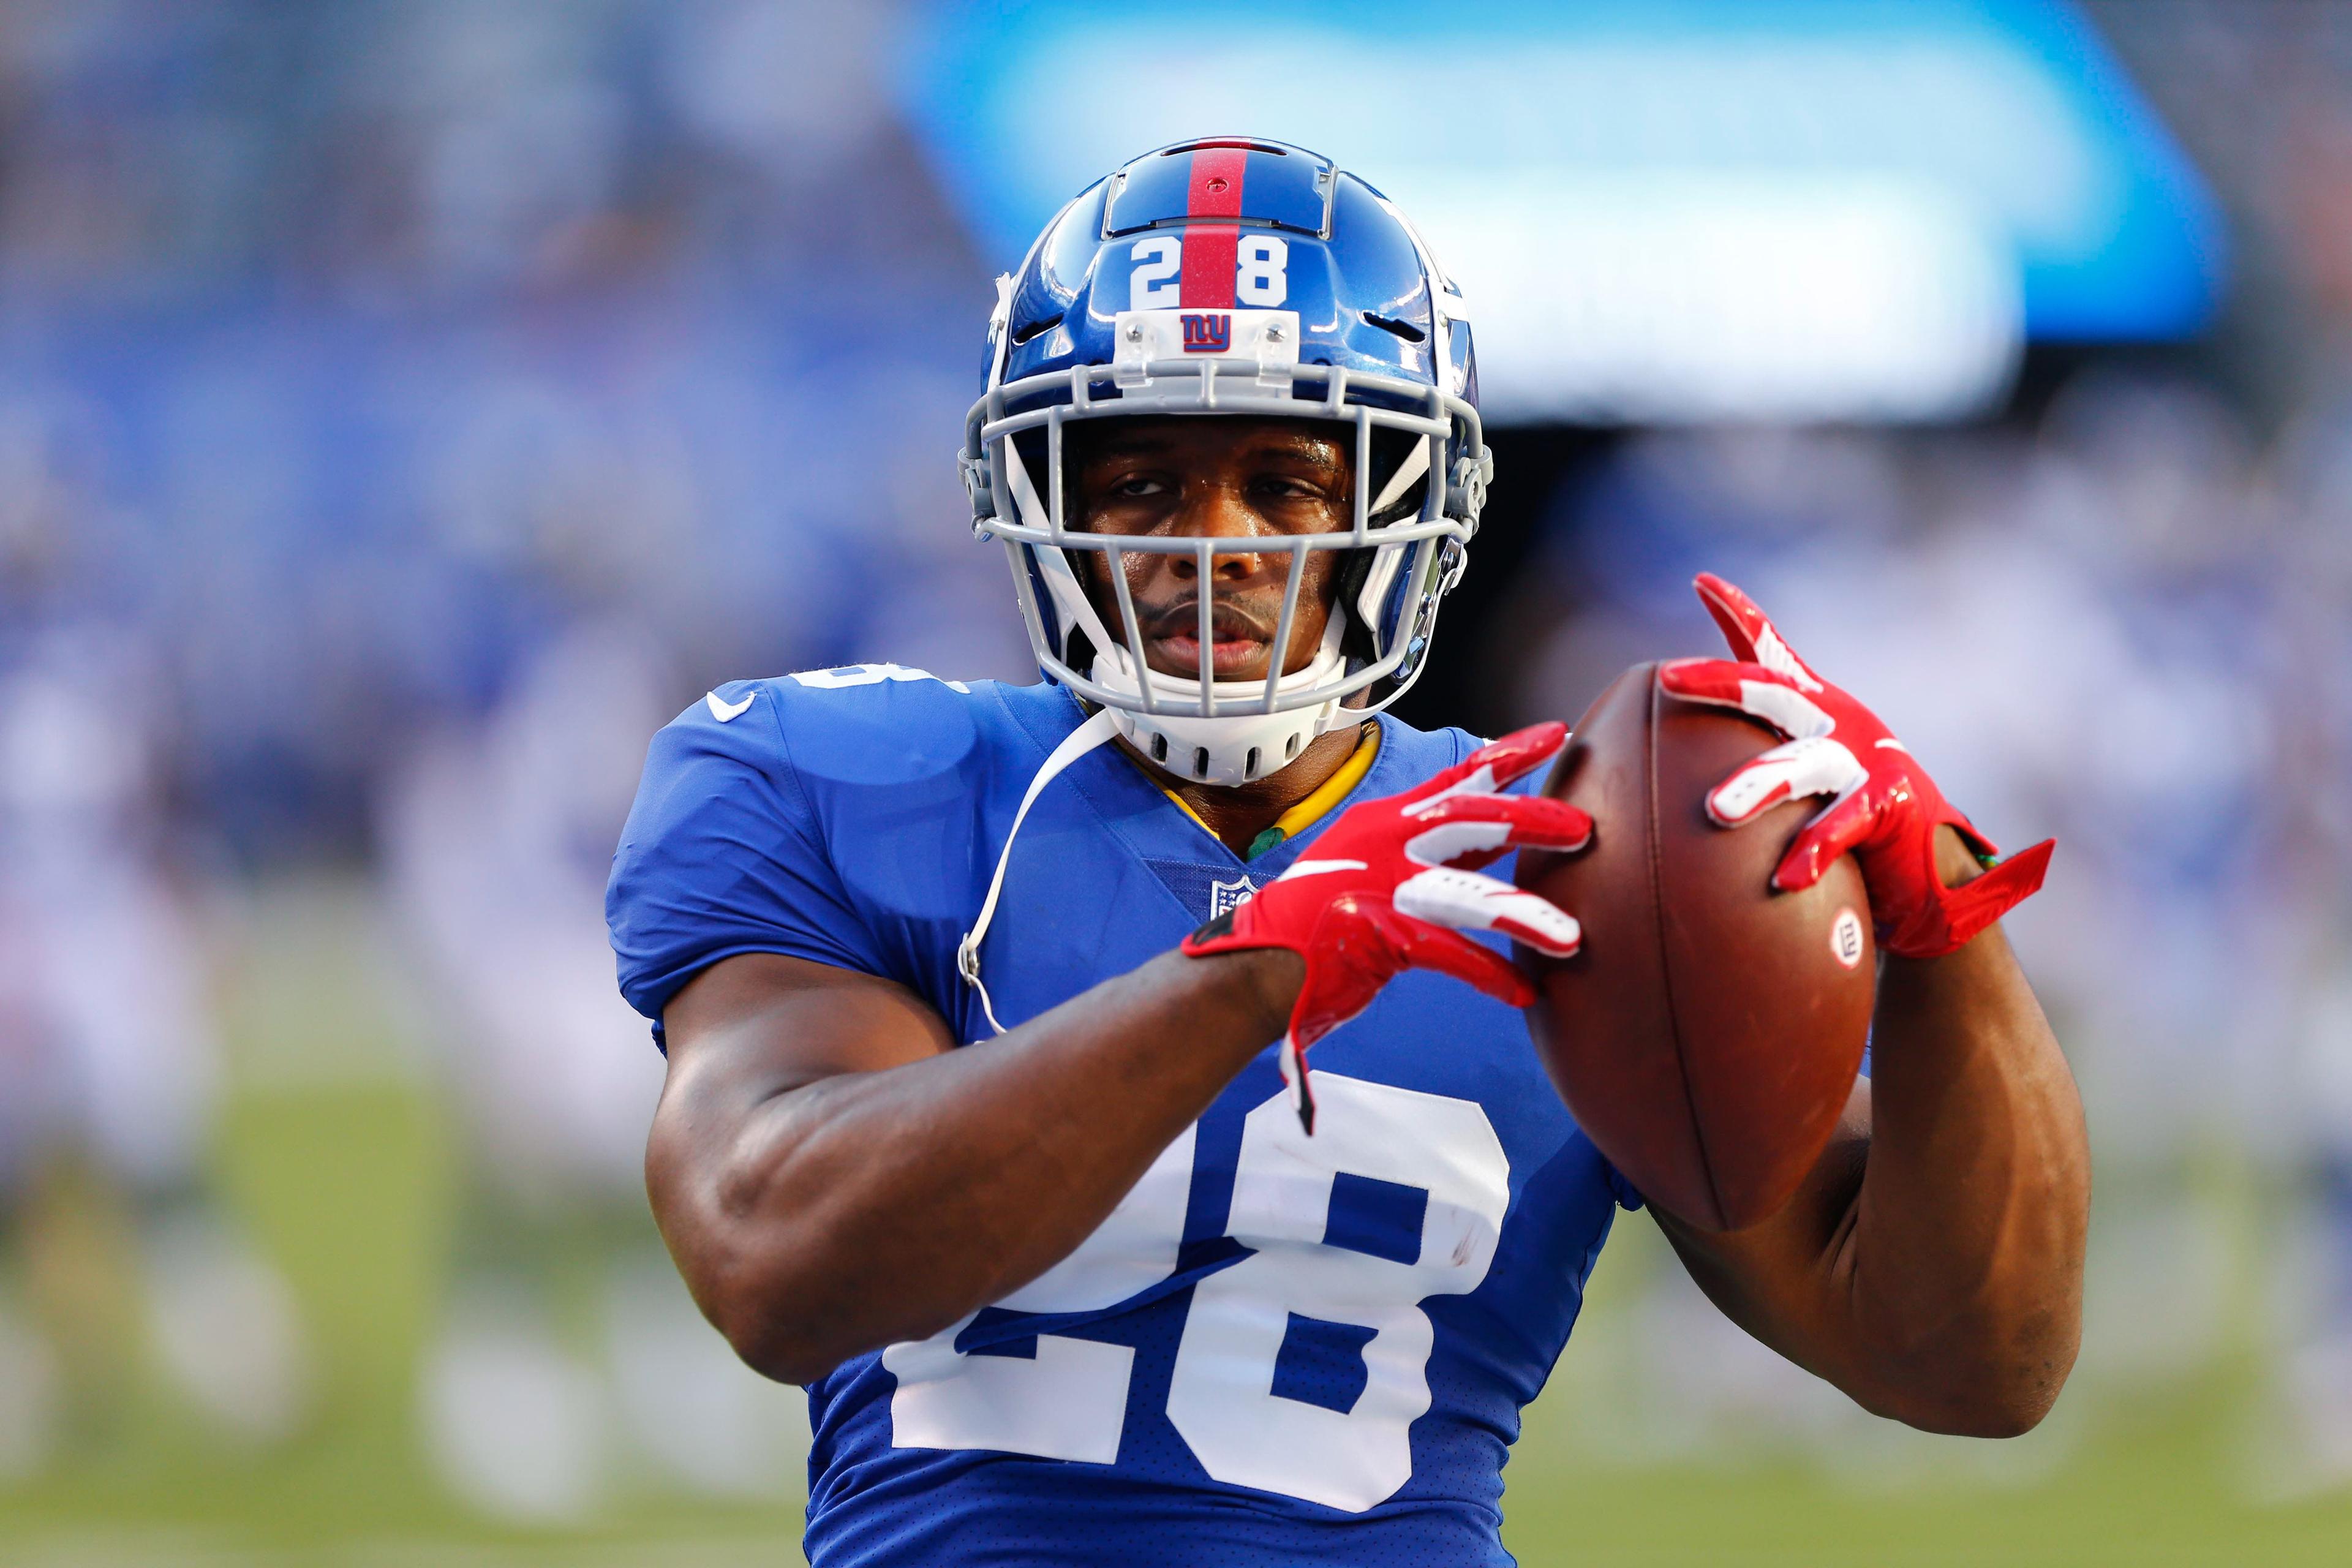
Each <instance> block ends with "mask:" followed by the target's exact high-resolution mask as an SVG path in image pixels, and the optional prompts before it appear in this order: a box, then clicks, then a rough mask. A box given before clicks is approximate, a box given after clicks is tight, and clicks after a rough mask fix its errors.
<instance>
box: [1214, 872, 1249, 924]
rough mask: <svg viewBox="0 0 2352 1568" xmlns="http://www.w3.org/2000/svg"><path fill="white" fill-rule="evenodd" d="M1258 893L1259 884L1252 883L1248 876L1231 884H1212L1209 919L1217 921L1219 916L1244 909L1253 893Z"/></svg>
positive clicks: (1237, 878) (1240, 877) (1236, 879)
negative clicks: (1243, 906) (1245, 903)
mask: <svg viewBox="0 0 2352 1568" xmlns="http://www.w3.org/2000/svg"><path fill="white" fill-rule="evenodd" d="M1256 891H1257V884H1256V883H1255V882H1253V881H1251V880H1250V879H1249V878H1248V876H1247V875H1246V874H1244V875H1243V876H1239V877H1236V878H1234V879H1233V880H1232V881H1230V882H1211V883H1210V884H1209V918H1210V919H1211V920H1215V919H1216V918H1217V917H1218V916H1219V915H1229V914H1231V913H1233V912H1234V910H1237V909H1239V908H1241V907H1242V905H1243V903H1244V902H1245V901H1246V900H1248V898H1249V896H1250V895H1251V894H1252V893H1255V892H1256Z"/></svg>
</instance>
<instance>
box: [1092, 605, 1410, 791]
mask: <svg viewBox="0 0 2352 1568" xmlns="http://www.w3.org/2000/svg"><path fill="white" fill-rule="evenodd" d="M1333 629H1334V630H1335V631H1336V630H1337V627H1336V626H1335V627H1334V628H1333ZM1341 669H1342V660H1341V658H1340V655H1339V639H1338V637H1330V638H1328V639H1327V640H1326V641H1325V643H1324V646H1323V648H1322V651H1321V652H1319V653H1318V654H1317V655H1316V656H1315V658H1314V659H1313V660H1312V661H1311V662H1309V663H1308V664H1307V665H1306V666H1305V667H1304V668H1299V669H1295V670H1293V671H1291V672H1290V673H1289V674H1288V675H1286V676H1284V677H1283V678H1282V679H1280V680H1278V681H1276V683H1275V691H1276V695H1277V697H1280V696H1287V695H1290V694H1292V693H1295V692H1299V691H1305V690H1309V689H1313V688H1314V687H1316V686H1318V685H1319V684H1325V683H1328V682H1331V681H1332V680H1333V679H1334V678H1335V677H1337V676H1338V675H1339V674H1340V673H1341ZM1088 673H1089V674H1090V675H1091V676H1092V678H1093V679H1094V680H1095V682H1096V683H1097V685H1099V686H1100V687H1102V688H1103V689H1105V690H1106V691H1107V692H1109V693H1113V694H1116V695H1117V696H1118V697H1123V698H1126V699H1128V702H1117V701H1113V702H1108V703H1106V704H1105V706H1106V707H1107V709H1108V711H1109V713H1110V715H1111V724H1112V726H1113V728H1115V729H1116V730H1118V732H1119V733H1120V734H1121V735H1123V736H1125V737H1126V739H1127V741H1128V742H1129V744H1131V745H1133V746H1134V747H1135V748H1136V750H1138V751H1139V752H1142V753H1143V754H1144V755H1145V756H1147V757H1149V758H1150V759H1151V761H1152V762H1153V763H1157V764H1158V765H1159V766H1160V767H1162V768H1165V769H1166V770H1167V771H1168V772H1170V773H1174V774H1175V775H1176V776H1177V777H1178V778H1181V779H1187V780H1191V781H1192V782H1193V783H1196V784H1224V785H1228V786H1230V785H1234V784H1248V783H1250V782H1252V781H1253V780H1255V779H1262V778H1265V777H1266V776H1268V775H1269V774H1272V773H1279V772H1280V771H1281V770H1282V769H1283V768H1285V767H1286V766H1288V765H1289V764H1290V763H1293V762H1295V761H1297V757H1298V753H1299V752H1303V751H1305V750H1306V749H1307V744H1308V743H1309V742H1312V741H1313V740H1314V739H1315V738H1316V737H1317V736H1318V735H1320V734H1322V733H1323V732H1324V731H1327V730H1331V729H1334V728H1337V727H1338V726H1339V724H1340V723H1342V722H1343V719H1342V717H1341V715H1342V714H1343V713H1351V714H1352V715H1353V717H1355V718H1362V717H1364V715H1363V714H1362V713H1360V712H1356V711H1355V710H1343V709H1342V708H1341V707H1340V705H1339V701H1340V700H1339V697H1337V696H1334V697H1332V698H1331V699H1330V700H1328V701H1324V702H1318V703H1314V704H1312V705H1311V706H1307V707H1301V708H1290V709H1284V710H1279V711H1276V712H1273V713H1265V712H1255V711H1252V710H1253V709H1256V708H1262V707H1263V706H1264V705H1265V681H1263V680H1214V681H1211V682H1210V683H1209V695H1210V697H1211V699H1212V700H1213V704H1214V706H1215V707H1216V708H1217V709H1218V710H1219V711H1218V712H1217V713H1215V714H1214V715H1213V716H1203V715H1202V713H1201V711H1200V709H1201V705H1202V704H1201V683H1200V682H1199V681H1197V680H1188V679H1184V678H1182V677H1181V676H1174V675H1164V674H1162V673H1160V671H1159V670H1156V669H1146V670H1145V671H1144V672H1143V678H1144V679H1146V680H1148V681H1150V683H1151V703H1152V705H1154V706H1157V707H1159V708H1160V709H1162V710H1163V711H1160V712H1157V713H1154V712H1151V711H1150V710H1148V709H1146V707H1145V705H1144V695H1143V691H1142V689H1141V688H1140V687H1139V685H1138V684H1137V682H1136V678H1135V661H1134V660H1133V659H1132V658H1129V655H1128V652H1127V650H1126V649H1125V648H1113V649H1111V650H1109V651H1108V652H1107V653H1102V654H1097V655H1096V656H1095V661H1094V665H1093V668H1091V669H1090V670H1089V671H1088ZM1129 702H1131V703H1132V704H1133V706H1129Z"/></svg>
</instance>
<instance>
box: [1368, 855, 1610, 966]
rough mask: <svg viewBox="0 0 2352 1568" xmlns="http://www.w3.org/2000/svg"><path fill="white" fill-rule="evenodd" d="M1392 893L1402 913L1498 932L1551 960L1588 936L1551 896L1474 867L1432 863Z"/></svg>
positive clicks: (1457, 927) (1572, 949)
mask: <svg viewBox="0 0 2352 1568" xmlns="http://www.w3.org/2000/svg"><path fill="white" fill-rule="evenodd" d="M1392 896H1393V898H1394V900H1395V901H1396V907H1397V909H1398V910H1399V911H1401V912H1402V913H1404V914H1408V915H1411V916H1412V918H1413V919H1415V920H1418V921H1428V922H1430V923H1431V924H1433V925H1439V926H1445V927H1449V928H1451V929H1453V930H1455V931H1497V932H1500V933H1501V934H1503V935H1505V936H1507V937H1509V938H1510V939H1511V940H1512V941H1513V942H1519V943H1522V944H1524V945H1525V946H1528V947H1531V948H1534V949H1535V950H1536V951H1537V952H1540V953H1544V954H1546V955H1547V956H1549V957H1552V958H1566V957H1567V956H1568V955H1569V954H1570V953H1572V952H1575V951H1576V949H1577V944H1578V943H1579V942H1582V941H1583V939H1584V932H1583V929H1582V928H1581V927H1580V926H1579V925H1578V924H1577V923H1576V917H1575V916H1574V915H1571V914H1570V913H1569V912H1568V911H1567V910H1563V909H1561V908H1560V907H1559V905H1557V904H1555V903H1553V902H1552V901H1551V900H1549V899H1545V898H1540V897H1538V895H1536V894H1534V893H1529V892H1525V891H1522V890H1521V889H1517V888H1514V887H1513V886H1511V885H1510V884H1509V883H1508V882H1505V881H1501V880H1499V879H1496V878H1493V877H1488V876H1483V875H1481V874H1480V873H1478V872H1476V871H1462V870H1456V869H1455V868H1453V867H1451V866H1436V867H1432V868H1430V869H1429V870H1426V871H1422V872H1419V873H1416V874H1415V875H1413V876H1411V877H1408V878H1406V879H1404V880H1403V881H1402V882H1400V883H1398V884H1397V889H1396V892H1395V893H1394V894H1393V895H1392ZM1473 945H1475V944H1473Z"/></svg>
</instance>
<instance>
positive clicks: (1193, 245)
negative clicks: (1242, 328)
mask: <svg viewBox="0 0 2352 1568" xmlns="http://www.w3.org/2000/svg"><path fill="white" fill-rule="evenodd" d="M1241 239H1242V231H1241V229H1240V227H1239V226H1236V225H1234V224H1230V223H1195V224H1187V225H1185V226H1184V276H1183V279H1182V281H1181V285H1180V287H1181V289H1182V292H1181V294H1179V295H1178V299H1179V300H1180V301H1181V303H1183V304H1185V305H1187V306H1191V307H1192V308H1194V309H1206V310H1232V309H1233V308H1234V282H1235V281H1236V276H1235V274H1236V272H1237V270H1238V269H1239V268H1240V265H1241V258H1240V256H1239V254H1238V252H1239V250H1240V247H1241Z"/></svg>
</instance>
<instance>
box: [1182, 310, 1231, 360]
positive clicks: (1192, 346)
mask: <svg viewBox="0 0 2352 1568" xmlns="http://www.w3.org/2000/svg"><path fill="white" fill-rule="evenodd" d="M1181 319H1182V321H1183V323H1184V352H1185V353H1188V354H1221V353H1225V352H1226V351H1227V350H1228V349H1230V348H1232V347H1233V346H1234V319H1233V317H1232V316H1230V315H1228V314H1224V313H1223V312H1219V313H1214V314H1212V313H1209V312H1205V311H1198V310H1187V311H1185V312H1184V314H1183V316H1182V318H1181Z"/></svg>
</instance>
